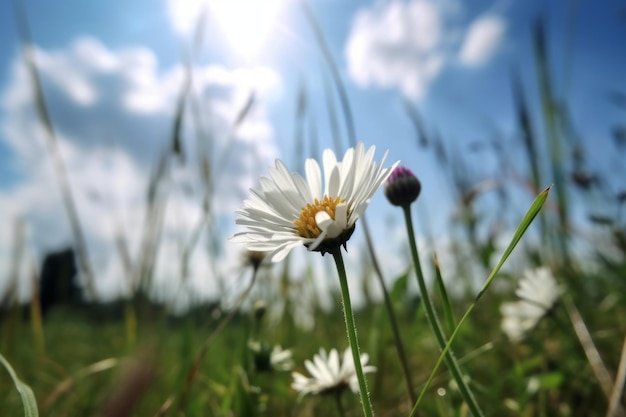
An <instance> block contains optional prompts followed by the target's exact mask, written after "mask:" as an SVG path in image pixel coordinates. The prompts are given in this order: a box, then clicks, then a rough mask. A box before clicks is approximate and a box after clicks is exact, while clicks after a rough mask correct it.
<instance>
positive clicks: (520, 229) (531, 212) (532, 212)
mask: <svg viewBox="0 0 626 417" xmlns="http://www.w3.org/2000/svg"><path fill="white" fill-rule="evenodd" d="M551 188H552V187H551V186H550V187H548V188H546V189H545V190H543V191H542V192H541V193H540V194H539V195H538V196H537V198H535V201H533V203H532V204H531V206H530V208H529V209H528V211H527V212H526V214H525V215H524V217H523V218H522V220H521V222H520V223H519V225H518V226H517V230H516V231H515V233H514V234H513V237H512V239H511V242H510V243H509V245H508V246H507V248H506V250H505V251H504V253H503V254H502V257H501V258H500V260H499V261H498V263H497V265H496V266H495V268H493V270H492V271H491V273H490V274H489V276H488V277H487V280H486V281H485V283H484V284H483V286H482V288H481V290H480V291H479V292H478V295H477V296H476V298H475V299H474V301H473V302H472V304H471V305H470V306H469V307H468V309H467V310H466V311H465V314H463V317H461V320H459V323H458V324H457V325H456V327H455V328H454V331H453V332H452V334H451V335H450V338H449V339H448V342H447V343H446V346H445V347H444V348H443V349H442V351H441V354H440V355H439V358H438V359H437V362H436V363H435V367H434V368H433V370H432V372H431V373H430V376H429V377H428V380H427V381H426V384H425V385H424V387H423V388H422V392H421V393H420V396H419V398H418V401H417V403H416V404H415V406H414V407H413V412H412V413H411V415H415V412H416V411H417V406H418V405H419V402H420V401H421V399H422V397H423V396H424V393H425V392H426V390H427V389H428V387H429V386H430V384H431V382H432V380H433V378H434V377H435V375H436V373H437V370H438V369H439V367H440V366H441V363H442V362H443V360H444V358H445V357H446V354H447V353H448V351H449V350H450V346H452V342H454V339H455V337H456V336H457V334H458V333H459V330H460V328H461V327H462V326H463V323H464V322H465V320H466V319H467V317H468V316H469V315H470V313H471V312H472V311H473V310H474V308H475V307H476V304H477V303H478V301H479V300H480V299H481V298H482V296H483V294H484V293H485V291H487V288H489V285H491V283H492V282H493V280H494V278H495V277H496V275H497V273H498V272H499V271H500V269H501V268H502V266H503V265H504V262H505V261H506V260H507V259H508V257H509V256H510V255H511V253H512V252H513V249H515V247H516V246H517V244H518V243H519V241H520V239H521V238H522V236H523V235H524V233H525V232H526V230H527V229H528V227H529V226H530V224H531V223H532V222H533V220H534V219H535V217H536V216H537V214H538V213H539V211H540V210H541V208H542V207H543V205H544V204H545V202H546V200H547V199H548V194H549V192H550V189H551Z"/></svg>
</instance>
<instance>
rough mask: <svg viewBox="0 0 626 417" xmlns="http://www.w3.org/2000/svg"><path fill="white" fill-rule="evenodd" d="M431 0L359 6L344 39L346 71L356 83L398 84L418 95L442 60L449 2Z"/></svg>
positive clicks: (435, 74)
mask: <svg viewBox="0 0 626 417" xmlns="http://www.w3.org/2000/svg"><path fill="white" fill-rule="evenodd" d="M443 4H444V3H439V2H435V1H431V0H412V1H409V2H402V1H392V2H390V3H388V4H387V5H386V6H384V7H375V8H374V9H362V10H360V11H359V12H358V13H357V14H356V17H355V19H354V21H353V25H352V30H351V33H350V37H349V39H348V42H347V44H346V51H345V53H346V58H347V61H348V71H349V73H350V76H351V77H352V79H353V80H354V81H355V82H356V83H357V84H359V85H361V86H365V87H366V86H369V85H374V86H379V87H397V88H399V89H400V90H401V91H402V92H403V93H404V94H405V95H407V96H409V97H412V98H419V97H421V96H422V95H423V94H424V93H425V91H426V90H427V88H428V86H429V84H430V83H431V82H432V81H433V80H434V79H435V77H436V76H437V75H438V74H439V72H440V70H441V69H442V67H443V65H444V64H445V61H446V54H445V51H446V49H447V47H448V45H449V43H450V36H449V34H447V33H446V30H447V27H446V23H447V21H448V20H449V19H450V18H451V16H453V15H455V11H454V8H452V7H444V6H443Z"/></svg>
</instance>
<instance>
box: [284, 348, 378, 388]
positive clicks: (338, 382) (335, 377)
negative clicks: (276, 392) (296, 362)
mask: <svg viewBox="0 0 626 417" xmlns="http://www.w3.org/2000/svg"><path fill="white" fill-rule="evenodd" d="M368 360H369V355H368V354H367V353H363V354H361V366H362V368H363V374H366V373H371V372H375V371H376V367H375V366H371V365H367V362H368ZM304 366H305V367H306V369H307V370H308V371H309V373H310V374H311V377H310V378H309V377H306V376H304V375H302V374H300V373H298V372H292V373H291V375H292V377H293V382H292V384H291V387H292V388H293V389H294V390H296V391H298V392H300V394H301V395H307V394H329V393H336V392H341V391H343V390H344V389H346V388H350V390H352V392H353V393H355V394H357V393H358V392H359V381H358V379H357V376H356V370H355V368H354V360H353V359H352V351H351V350H350V349H349V348H348V349H346V350H345V351H344V353H343V357H342V358H341V360H340V359H339V353H338V352H337V349H331V350H330V353H328V354H327V353H326V350H325V349H324V348H321V349H320V351H319V353H318V354H317V355H315V356H313V361H310V360H308V359H307V360H306V361H305V362H304Z"/></svg>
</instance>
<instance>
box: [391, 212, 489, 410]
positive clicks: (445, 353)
mask: <svg viewBox="0 0 626 417" xmlns="http://www.w3.org/2000/svg"><path fill="white" fill-rule="evenodd" d="M402 209H403V212H404V219H405V222H406V229H407V234H408V237H409V244H410V247H411V256H412V257H413V265H414V267H415V274H416V276H417V284H418V286H419V289H420V294H421V295H422V304H423V305H424V310H425V311H426V317H427V319H428V323H429V324H430V327H431V329H432V331H433V334H434V335H435V338H436V339H437V343H438V344H439V348H440V349H441V351H442V353H441V357H443V358H444V360H445V361H446V365H447V366H448V369H449V370H450V372H451V373H452V376H453V377H454V380H455V381H456V382H457V385H458V386H459V391H460V392H461V395H462V396H463V399H464V400H465V403H466V404H467V405H468V407H469V409H470V411H471V413H472V415H474V417H482V416H483V415H484V414H483V412H482V410H481V409H480V406H479V405H478V402H477V401H476V398H475V397H474V394H473V393H472V391H471V389H470V388H469V386H468V385H467V382H466V381H465V379H464V378H463V373H462V371H461V368H460V366H459V364H458V363H457V360H456V358H455V356H454V354H453V353H452V351H451V350H450V348H449V343H448V341H447V340H446V336H445V334H444V332H443V329H442V328H441V324H440V323H439V319H438V317H437V313H436V312H435V308H434V306H433V304H432V301H431V299H430V296H429V295H428V288H427V287H426V280H425V279H424V274H423V272H422V267H421V265H420V259H419V255H418V253H417V243H416V241H415V233H414V232H413V218H412V215H411V205H410V204H406V205H404V206H403V207H402ZM459 325H460V323H459ZM446 347H447V349H446ZM444 349H445V350H444ZM427 388H428V384H427V385H425V386H424V388H423V389H422V392H421V393H420V395H419V397H418V400H417V401H416V403H415V406H414V408H413V410H412V411H411V416H414V415H415V413H416V412H417V407H418V405H419V402H420V400H421V398H422V397H423V396H424V394H425V392H426V389H427Z"/></svg>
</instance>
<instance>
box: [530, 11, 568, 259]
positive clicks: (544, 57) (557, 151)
mask: <svg viewBox="0 0 626 417" xmlns="http://www.w3.org/2000/svg"><path fill="white" fill-rule="evenodd" d="M533 40H534V52H535V66H536V71H537V74H538V79H539V90H540V94H541V109H542V114H543V118H544V122H545V129H546V137H547V139H548V144H549V149H550V168H551V170H552V177H553V181H554V186H555V189H556V198H557V212H558V220H559V227H558V230H557V235H556V237H557V247H558V249H559V252H560V255H561V260H562V262H563V265H570V256H569V248H568V243H567V223H568V201H567V192H566V186H565V176H564V171H563V150H562V145H561V137H560V135H559V130H558V118H559V113H558V109H557V105H556V102H555V98H554V91H553V88H552V82H551V78H550V65H549V63H548V54H547V51H546V37H545V33H544V25H543V23H542V22H541V21H538V22H537V23H536V25H535V28H534V39H533Z"/></svg>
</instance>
